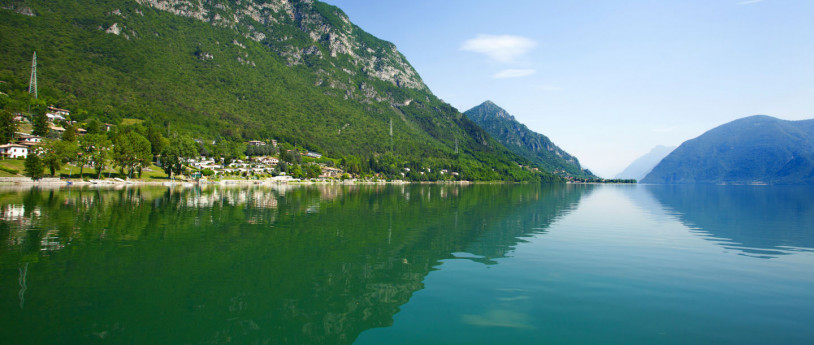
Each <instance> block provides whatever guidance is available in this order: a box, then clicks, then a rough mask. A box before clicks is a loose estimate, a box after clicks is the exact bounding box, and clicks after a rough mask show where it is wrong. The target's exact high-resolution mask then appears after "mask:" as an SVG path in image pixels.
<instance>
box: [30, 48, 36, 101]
mask: <svg viewBox="0 0 814 345" xmlns="http://www.w3.org/2000/svg"><path fill="white" fill-rule="evenodd" d="M28 93H30V94H33V95H34V98H37V52H36V51H35V52H34V58H33V59H32V60H31V80H29V82H28Z"/></svg>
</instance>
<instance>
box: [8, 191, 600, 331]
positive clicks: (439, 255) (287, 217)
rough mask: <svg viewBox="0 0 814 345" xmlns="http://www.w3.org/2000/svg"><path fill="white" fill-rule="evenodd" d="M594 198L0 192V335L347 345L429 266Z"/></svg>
mask: <svg viewBox="0 0 814 345" xmlns="http://www.w3.org/2000/svg"><path fill="white" fill-rule="evenodd" d="M592 188H593V187H592V186H542V187H541V186H539V185H529V186H525V187H517V186H513V187H508V186H494V185H485V186H484V185H474V186H460V185H433V186H415V185H407V186H341V187H334V186H318V187H314V186H304V187H286V186H281V187H243V188H224V187H214V186H207V187H203V188H198V187H195V188H188V189H172V188H170V189H168V188H166V187H161V188H159V187H138V188H123V189H110V190H108V189H78V188H74V189H51V190H47V189H36V188H34V189H9V190H4V191H0V219H1V221H0V240H2V242H0V243H2V244H0V269H1V270H2V277H3V278H2V280H0V296H2V298H0V300H1V301H2V302H0V303H2V309H3V310H4V312H3V313H2V316H0V324H2V325H3V326H2V327H0V339H6V340H13V342H16V343H25V344H60V343H61V344H75V343H87V342H93V341H99V340H104V341H105V342H109V343H164V344H176V343H177V344H181V343H183V344H190V343H192V344H209V343H230V342H231V343H247V344H253V343H272V344H276V343H294V344H350V343H352V342H353V341H354V340H355V339H356V338H357V337H358V335H359V334H360V333H361V332H363V331H365V330H367V329H371V328H376V327H384V326H388V325H391V324H392V322H393V315H394V314H396V313H397V312H398V311H399V307H400V306H401V305H403V304H404V303H406V302H407V301H408V300H409V299H410V297H411V295H412V294H413V293H414V292H415V291H418V290H421V289H422V288H423V280H424V277H425V276H426V275H427V274H428V273H429V272H430V271H432V270H434V269H435V268H436V267H437V266H438V265H439V264H440V263H441V262H442V261H443V260H448V259H456V258H457V259H465V260H472V261H475V262H481V263H484V264H495V263H496V261H495V260H496V259H499V258H501V257H503V256H505V255H506V254H507V253H508V252H509V251H511V250H512V248H514V246H516V245H517V244H518V243H519V242H521V241H523V238H524V237H527V236H530V235H532V234H540V233H543V232H545V228H546V227H547V226H548V225H549V224H550V223H551V222H553V221H554V220H556V219H558V218H559V217H561V216H562V215H563V214H564V213H567V212H568V211H569V210H571V209H573V208H574V207H575V206H576V205H577V204H578V203H579V200H580V198H582V196H583V195H584V194H586V193H587V192H590V191H591V190H592ZM23 268H24V269H25V276H24V277H23V275H22V272H23ZM23 280H24V284H23ZM21 286H23V287H25V289H22V288H21ZM515 298H518V297H517V296H515ZM495 313H496V314H495ZM470 319H471V321H472V322H475V323H495V322H502V321H500V320H504V321H505V320H509V321H511V324H514V325H520V326H523V325H524V322H523V320H522V317H519V318H518V316H517V315H514V314H511V313H508V314H507V313H502V314H501V311H495V312H494V313H493V314H488V315H472V316H470ZM512 320H513V321H512Z"/></svg>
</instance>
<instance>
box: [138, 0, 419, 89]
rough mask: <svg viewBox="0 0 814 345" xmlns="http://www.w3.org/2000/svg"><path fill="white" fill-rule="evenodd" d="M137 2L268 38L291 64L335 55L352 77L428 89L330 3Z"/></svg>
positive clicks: (391, 49) (389, 48)
mask: <svg viewBox="0 0 814 345" xmlns="http://www.w3.org/2000/svg"><path fill="white" fill-rule="evenodd" d="M136 2H138V3H139V4H141V5H143V6H149V7H152V8H155V9H158V10H161V11H165V12H169V13H172V14H175V15H178V16H184V17H190V18H194V19H196V20H200V21H203V22H206V23H210V24H212V25H213V26H221V27H229V28H232V29H234V30H237V31H239V32H241V33H242V34H243V36H244V37H245V38H247V39H250V40H253V41H256V42H262V43H263V44H265V45H266V46H268V47H269V48H271V49H272V50H273V51H275V52H276V53H278V54H280V55H281V56H284V57H285V58H286V59H287V60H288V63H289V64H290V65H297V64H302V63H304V60H305V58H306V57H309V56H311V57H314V58H316V59H324V58H326V57H327V56H330V57H332V58H341V59H340V60H343V59H344V60H346V61H347V62H348V64H347V65H346V66H338V65H337V63H336V62H330V64H331V65H333V66H334V67H338V68H339V69H340V70H341V71H342V72H344V74H347V75H351V76H353V75H356V74H363V75H364V76H367V77H371V78H375V79H378V80H382V81H385V82H389V83H392V84H394V85H396V86H398V87H406V88H411V89H417V90H425V89H426V88H427V87H426V85H424V82H423V81H421V77H419V75H418V73H417V72H416V71H415V69H413V67H412V66H411V65H410V64H409V63H408V62H407V60H406V59H405V58H404V56H403V55H401V53H399V51H398V50H397V49H396V46H395V45H393V44H392V43H390V42H384V41H381V40H378V39H372V38H373V37H372V36H370V35H369V34H367V33H365V32H364V31H362V30H361V29H359V27H357V26H356V25H354V24H353V23H351V21H350V20H349V19H348V16H347V15H346V14H345V13H344V12H342V10H340V9H338V8H336V7H333V6H330V5H326V4H324V3H320V2H314V1H312V0H272V1H269V2H260V1H252V0H249V1H245V0H244V1H240V0H238V1H224V0H203V1H195V0H136ZM291 26H293V27H296V28H297V29H298V30H299V31H300V33H301V34H304V35H305V37H295V36H299V35H297V34H296V33H292V32H291V31H290V30H288V28H289V27H291ZM300 38H306V39H305V40H303V39H300ZM331 77H341V76H339V75H332V76H331ZM342 86H345V87H346V88H347V85H336V87H338V88H342Z"/></svg>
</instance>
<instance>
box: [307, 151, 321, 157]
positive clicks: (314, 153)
mask: <svg viewBox="0 0 814 345" xmlns="http://www.w3.org/2000/svg"><path fill="white" fill-rule="evenodd" d="M305 156H306V157H311V158H322V155H321V154H319V153H316V152H311V151H308V152H306V153H305Z"/></svg>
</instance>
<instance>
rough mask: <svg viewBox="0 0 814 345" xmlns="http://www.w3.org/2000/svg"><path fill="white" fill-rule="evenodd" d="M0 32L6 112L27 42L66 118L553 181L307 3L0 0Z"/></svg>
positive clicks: (354, 31) (395, 57) (18, 102)
mask: <svg viewBox="0 0 814 345" xmlns="http://www.w3.org/2000/svg"><path fill="white" fill-rule="evenodd" d="M0 41H1V42H2V44H0V59H2V61H3V64H2V65H0V80H2V81H5V83H3V85H2V88H3V89H2V91H3V92H5V93H7V94H8V97H6V98H4V100H3V101H0V106H2V107H4V108H5V109H7V110H10V111H21V110H25V109H26V108H27V105H28V103H30V100H28V99H26V97H27V94H26V93H25V90H26V89H27V83H28V78H29V73H30V65H31V56H32V53H33V52H34V51H36V52H37V57H38V82H39V86H40V87H39V95H40V99H39V100H38V102H44V103H48V104H54V105H57V106H59V107H61V108H66V109H69V110H71V111H72V119H73V120H78V121H80V122H81V121H87V120H89V119H91V118H96V119H98V120H100V121H102V122H107V123H113V124H121V123H122V120H124V119H131V118H133V119H141V120H145V123H146V124H150V125H152V126H156V127H160V128H165V129H166V130H167V131H168V132H169V131H181V132H182V133H187V134H189V135H192V136H193V137H196V138H201V139H205V141H207V142H208V141H209V140H216V141H223V142H235V143H237V142H245V141H247V140H269V139H277V140H278V141H282V142H287V143H290V144H292V145H296V146H300V147H303V148H304V149H308V150H312V151H317V152H320V153H323V154H325V155H327V156H329V157H334V158H342V157H345V158H348V159H347V161H348V162H361V163H360V165H361V166H362V169H363V170H367V171H369V172H378V173H382V174H385V175H387V176H398V174H399V172H400V171H403V168H404V167H411V168H412V170H413V171H416V170H418V169H426V168H433V169H432V170H433V171H437V170H439V169H450V170H452V171H459V172H460V173H461V174H460V176H459V177H458V178H461V179H468V180H540V179H543V180H552V179H556V178H554V177H553V176H551V175H550V174H547V173H537V172H534V171H532V170H530V169H528V168H521V167H520V165H523V166H527V165H528V164H529V163H530V162H528V161H527V160H526V159H524V158H521V157H518V156H516V155H513V154H511V153H510V152H509V151H508V150H506V149H505V148H504V147H503V146H501V145H500V144H499V143H497V142H496V141H494V140H493V139H491V138H490V137H489V135H488V134H487V133H486V132H485V131H483V130H482V129H480V128H479V127H478V126H476V125H475V124H474V123H473V122H471V121H470V120H469V119H467V118H466V117H465V116H463V115H462V114H461V113H460V112H458V111H457V110H456V109H454V108H453V107H451V106H450V105H448V104H446V103H444V102H442V101H441V100H439V99H438V98H437V97H435V96H434V95H433V94H432V93H431V92H430V91H429V89H428V88H427V87H426V86H425V85H424V83H423V82H422V80H421V78H420V77H419V76H418V74H417V73H416V72H415V70H414V69H413V68H412V67H411V66H410V64H409V63H408V62H407V60H406V59H405V58H404V56H402V55H401V54H400V53H399V52H398V51H397V50H396V48H395V46H394V45H393V44H391V43H389V42H385V41H382V40H379V39H377V38H375V37H373V36H371V35H370V34H368V33H366V32H364V31H363V30H361V29H360V28H359V27H357V26H355V25H353V24H352V23H351V22H350V21H349V20H348V18H347V16H346V15H345V14H344V13H343V12H342V11H341V10H339V9H338V8H336V7H333V6H329V5H326V4H323V3H320V2H311V1H291V2H289V1H282V0H280V1H271V2H260V1H240V2H231V1H208V2H202V3H198V2H194V1H193V2H189V1H181V0H137V1H124V0H97V1H82V2H75V1H64V0H58V1H4V5H3V6H2V9H0ZM391 124H392V125H391ZM391 126H392V137H391V134H390V133H391ZM456 142H457V150H456ZM408 178H409V176H408ZM413 178H414V179H425V178H429V179H433V178H435V179H437V178H439V177H438V176H434V177H433V176H413Z"/></svg>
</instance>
